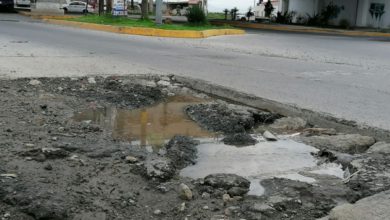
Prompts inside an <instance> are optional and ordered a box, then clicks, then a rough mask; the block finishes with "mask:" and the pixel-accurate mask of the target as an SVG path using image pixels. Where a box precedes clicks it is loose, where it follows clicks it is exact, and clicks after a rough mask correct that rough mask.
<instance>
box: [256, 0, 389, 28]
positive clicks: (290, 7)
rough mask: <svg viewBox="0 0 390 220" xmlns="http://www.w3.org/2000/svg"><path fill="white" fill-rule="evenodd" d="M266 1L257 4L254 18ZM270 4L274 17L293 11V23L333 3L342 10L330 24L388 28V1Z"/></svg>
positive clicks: (279, 0)
mask: <svg viewBox="0 0 390 220" xmlns="http://www.w3.org/2000/svg"><path fill="white" fill-rule="evenodd" d="M266 1H267V0H264V1H259V3H258V4H257V5H258V6H257V7H259V9H256V10H255V13H257V14H256V16H264V3H265V2H266ZM260 2H262V3H260ZM271 2H272V4H273V6H274V8H275V11H274V13H273V14H274V15H276V13H277V12H278V11H280V12H286V11H290V12H291V11H294V12H295V18H294V22H301V21H304V19H305V18H307V17H308V15H310V16H314V15H316V14H318V13H320V12H321V11H322V9H324V8H325V7H326V6H327V5H329V4H330V3H333V4H335V5H338V6H340V7H341V8H342V10H341V11H340V14H339V16H338V17H337V18H335V19H332V20H331V21H330V24H333V25H338V24H339V23H340V22H341V21H347V22H348V23H349V24H350V25H351V26H356V27H380V28H390V0H271ZM257 7H256V8H257Z"/></svg>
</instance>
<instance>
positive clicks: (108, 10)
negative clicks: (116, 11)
mask: <svg viewBox="0 0 390 220" xmlns="http://www.w3.org/2000/svg"><path fill="white" fill-rule="evenodd" d="M111 11H112V0H107V6H106V13H107V14H111Z"/></svg>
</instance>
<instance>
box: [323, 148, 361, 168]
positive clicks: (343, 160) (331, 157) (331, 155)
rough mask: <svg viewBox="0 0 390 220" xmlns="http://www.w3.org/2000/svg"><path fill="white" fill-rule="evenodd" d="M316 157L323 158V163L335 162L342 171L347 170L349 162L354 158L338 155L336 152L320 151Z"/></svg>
mask: <svg viewBox="0 0 390 220" xmlns="http://www.w3.org/2000/svg"><path fill="white" fill-rule="evenodd" d="M316 155H317V156H318V157H321V158H325V159H326V161H325V162H336V163H339V164H341V165H342V166H343V168H344V169H346V168H348V167H349V166H350V164H351V162H352V161H353V160H354V159H355V156H353V155H351V154H347V153H340V152H337V151H332V150H327V149H321V150H320V151H318V152H317V154H316Z"/></svg>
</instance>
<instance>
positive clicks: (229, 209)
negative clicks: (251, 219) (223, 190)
mask: <svg viewBox="0 0 390 220" xmlns="http://www.w3.org/2000/svg"><path fill="white" fill-rule="evenodd" d="M239 211H240V207H239V206H229V207H227V208H226V209H225V215H227V216H230V215H232V214H233V213H238V212H239Z"/></svg>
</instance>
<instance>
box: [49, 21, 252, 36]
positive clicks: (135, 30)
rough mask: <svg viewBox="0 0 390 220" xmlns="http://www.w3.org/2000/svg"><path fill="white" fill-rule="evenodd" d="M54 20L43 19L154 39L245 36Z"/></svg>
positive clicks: (229, 31) (228, 31)
mask: <svg viewBox="0 0 390 220" xmlns="http://www.w3.org/2000/svg"><path fill="white" fill-rule="evenodd" d="M55 18H56V19H53V16H49V18H42V19H43V20H44V21H46V22H47V23H50V24H57V25H65V26H71V27H77V28H83V29H89V30H97V31H105V32H112V33H118V34H129V35H141V36H154V37H170V38H208V37H213V36H223V35H243V34H245V31H244V30H235V29H214V30H204V31H184V30H164V29H157V28H143V27H123V26H122V27H121V26H112V25H101V24H92V23H84V22H76V21H65V20H57V19H59V18H58V16H56V17H55Z"/></svg>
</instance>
